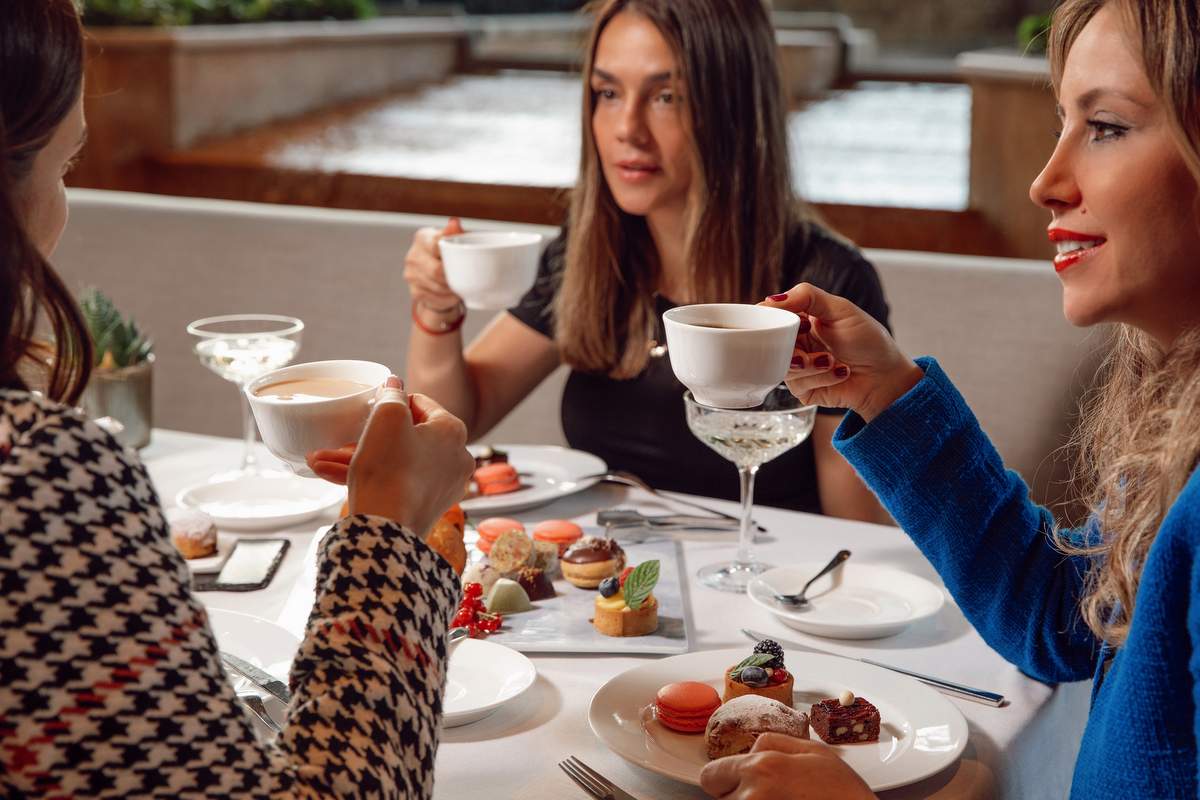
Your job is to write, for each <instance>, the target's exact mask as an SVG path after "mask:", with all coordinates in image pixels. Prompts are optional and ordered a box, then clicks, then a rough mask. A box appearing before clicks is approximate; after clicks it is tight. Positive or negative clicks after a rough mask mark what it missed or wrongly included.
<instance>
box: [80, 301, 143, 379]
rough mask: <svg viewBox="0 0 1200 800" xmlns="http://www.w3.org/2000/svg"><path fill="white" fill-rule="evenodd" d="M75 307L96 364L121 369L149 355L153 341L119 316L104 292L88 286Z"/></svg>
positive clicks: (140, 361)
mask: <svg viewBox="0 0 1200 800" xmlns="http://www.w3.org/2000/svg"><path fill="white" fill-rule="evenodd" d="M79 308H80V310H81V311H82V312H83V320H84V322H86V323H87V327H88V331H89V332H90V333H91V334H92V341H93V342H95V344H96V362H95V365H96V367H98V368H99V369H102V370H103V369H121V368H123V367H131V366H133V365H134V364H140V363H142V362H143V361H145V360H147V359H148V358H150V354H151V353H152V352H153V351H154V343H153V342H151V341H150V340H149V339H148V338H146V335H145V334H144V333H142V331H141V330H140V329H139V328H138V326H137V323H136V322H134V321H133V320H132V319H126V318H125V317H124V316H122V315H121V312H120V311H119V310H117V306H116V304H115V303H113V301H112V300H111V299H109V297H108V295H106V294H104V293H103V292H101V291H100V290H99V289H88V290H86V291H85V292H84V293H83V297H81V298H80V300H79Z"/></svg>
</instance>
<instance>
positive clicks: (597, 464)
mask: <svg viewBox="0 0 1200 800" xmlns="http://www.w3.org/2000/svg"><path fill="white" fill-rule="evenodd" d="M483 447H484V445H481V444H480V445H472V446H471V447H470V448H469V449H470V450H471V455H475V454H476V453H478V452H479V451H480V450H482V449H483ZM492 447H493V449H495V450H500V451H502V452H505V453H507V454H508V463H509V464H512V465H513V468H514V469H516V470H517V472H518V473H519V474H520V475H521V488H520V489H518V490H517V491H515V492H509V493H507V494H497V495H491V496H487V497H471V498H469V499H467V500H464V501H463V502H462V508H463V511H465V512H467V513H468V514H471V515H474V516H476V517H479V516H492V515H495V514H507V513H511V512H513V511H523V510H524V509H527V508H533V507H535V506H540V505H545V504H546V503H549V502H552V501H554V500H557V499H558V498H560V497H566V496H567V495H570V494H575V493H576V492H581V491H583V490H584V489H587V488H588V487H590V486H594V485H595V484H596V481H597V480H598V479H597V478H594V477H593V478H588V479H587V480H584V478H586V477H587V476H589V475H600V474H602V473H604V472H605V471H607V470H608V467H607V465H605V463H604V461H603V460H602V459H600V458H598V457H596V456H594V455H592V454H591V453H585V452H583V451H582V450H571V449H570V448H566V447H553V446H549V445H530V444H497V445H492Z"/></svg>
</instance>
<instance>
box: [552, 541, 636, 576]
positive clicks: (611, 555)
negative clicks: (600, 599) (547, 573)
mask: <svg viewBox="0 0 1200 800" xmlns="http://www.w3.org/2000/svg"><path fill="white" fill-rule="evenodd" d="M559 566H560V567H561V568H562V572H563V577H564V578H566V579H567V580H568V581H570V582H571V583H572V584H574V585H575V586H578V587H579V588H580V589H595V588H596V587H597V586H599V585H600V582H601V581H602V580H604V579H605V578H609V577H612V576H614V575H616V574H617V573H619V572H620V571H621V570H622V569H624V568H625V551H624V550H622V549H621V545H619V544H617V543H616V542H615V541H614V540H612V539H606V538H602V537H599V536H585V537H583V538H582V539H580V540H579V541H578V542H576V543H575V544H573V545H571V546H570V547H569V548H567V552H565V553H563V557H562V559H561V563H560V565H559Z"/></svg>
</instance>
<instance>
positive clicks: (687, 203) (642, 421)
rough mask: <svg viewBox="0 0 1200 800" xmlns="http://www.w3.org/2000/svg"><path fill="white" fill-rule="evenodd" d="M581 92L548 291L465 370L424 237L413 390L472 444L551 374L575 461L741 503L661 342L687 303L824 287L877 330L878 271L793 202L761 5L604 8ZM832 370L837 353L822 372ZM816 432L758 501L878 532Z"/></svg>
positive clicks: (765, 473)
mask: <svg viewBox="0 0 1200 800" xmlns="http://www.w3.org/2000/svg"><path fill="white" fill-rule="evenodd" d="M584 77H585V80H586V82H587V85H586V87H585V92H584V108H583V119H584V121H585V124H584V125H583V147H582V157H581V165H580V176H579V181H578V184H577V185H576V187H575V189H574V192H573V194H572V200H571V211H570V217H569V220H568V222H567V225H566V226H565V228H564V231H563V233H562V235H561V236H560V237H559V238H558V239H557V240H556V241H554V242H553V243H551V245H550V246H549V247H548V248H547V251H546V253H545V254H544V255H543V258H542V263H541V269H540V274H539V276H538V281H537V283H536V285H535V286H534V288H533V289H532V290H531V291H530V292H529V294H528V295H527V296H526V297H525V298H524V299H523V300H522V301H521V302H520V304H519V305H517V306H516V307H515V308H512V309H510V311H509V312H508V313H506V314H500V315H498V316H497V318H496V319H495V320H494V321H493V322H492V323H491V325H490V326H489V327H488V328H487V329H486V330H485V331H484V332H483V333H482V334H481V335H480V337H479V338H478V339H477V340H476V341H475V342H473V343H472V344H471V346H470V347H469V348H468V349H467V350H466V352H465V353H464V352H463V343H462V339H461V334H460V333H459V328H460V325H461V322H462V319H463V315H464V314H465V313H466V312H465V309H464V307H463V305H462V302H461V300H460V298H459V297H457V296H456V295H455V294H453V293H452V292H451V290H450V289H449V287H448V286H447V285H446V283H445V279H444V275H443V273H442V268H441V261H440V258H439V257H438V253H437V242H438V239H439V238H440V237H441V236H443V235H447V234H450V233H454V232H457V231H459V230H461V227H460V226H459V224H458V222H457V220H451V222H450V224H449V225H448V226H447V227H446V228H445V229H444V230H442V231H438V230H436V229H424V230H422V231H420V232H419V233H418V235H417V237H416V240H415V242H414V244H413V246H412V249H411V250H410V251H409V253H408V257H407V259H406V264H405V277H406V279H407V280H408V283H409V287H410V289H411V291H412V295H413V328H412V336H411V340H410V341H411V344H410V349H409V357H408V378H409V382H410V384H412V385H413V386H415V387H419V388H420V389H421V390H422V391H424V392H427V393H428V394H430V395H431V396H433V397H436V398H437V399H438V400H439V401H440V402H442V403H444V404H445V405H446V406H447V408H449V409H451V410H452V411H453V412H454V413H455V414H457V415H458V416H459V417H460V418H461V419H463V421H464V422H466V424H467V427H468V430H469V431H470V435H471V437H472V438H473V439H477V438H479V437H481V436H483V435H484V434H486V433H487V431H488V430H490V429H491V428H492V427H493V426H494V425H495V424H496V423H497V422H499V421H500V420H501V419H502V418H503V417H504V416H505V415H506V414H507V413H508V412H509V411H510V410H512V408H513V407H514V406H516V404H517V403H518V402H520V401H521V400H522V399H523V398H524V397H526V396H527V395H528V394H529V393H530V392H531V391H532V390H533V389H534V388H536V387H537V385H538V384H539V383H541V382H542V380H544V379H545V378H546V377H547V376H548V375H549V374H550V373H551V372H552V371H553V370H554V369H555V368H556V367H558V366H559V365H560V364H563V363H565V364H567V365H569V366H570V367H571V368H572V373H571V377H570V380H569V381H568V384H567V388H566V392H565V394H564V396H563V404H562V418H563V428H564V430H565V432H566V435H567V439H568V441H569V442H570V443H571V445H572V446H573V447H577V448H579V449H582V450H587V451H589V452H593V453H595V454H597V455H599V456H600V457H602V458H603V459H604V460H605V461H606V462H607V463H608V464H609V466H610V467H611V468H615V469H627V470H630V471H631V472H634V473H636V474H638V475H640V476H641V477H643V478H645V479H646V480H647V481H649V482H650V483H651V484H652V485H654V486H656V487H658V488H662V489H672V490H677V491H683V492H690V493H695V494H704V495H710V496H716V497H725V498H730V499H734V498H736V496H737V487H738V482H737V481H736V480H735V476H734V470H733V468H732V467H731V466H730V464H729V463H728V462H727V461H725V460H724V459H722V458H721V457H719V456H718V455H716V454H715V453H713V452H712V451H710V450H708V449H707V448H706V447H705V446H704V445H702V444H701V443H700V442H699V441H698V440H697V439H695V438H694V437H693V436H692V435H691V434H690V433H689V432H688V429H687V425H686V422H685V418H684V409H683V400H682V395H683V391H684V387H683V386H682V385H680V384H679V382H678V381H677V380H676V379H675V377H674V375H673V374H672V372H671V367H670V363H669V359H667V358H666V357H665V356H664V354H663V350H664V348H663V347H661V346H660V344H659V343H660V342H662V341H663V340H664V337H663V334H662V329H661V325H662V321H661V318H662V312H663V311H665V310H667V309H668V308H671V307H672V306H674V305H677V304H684V303H697V302H746V303H752V302H758V301H760V300H762V298H763V297H765V296H767V295H770V294H773V293H775V292H778V291H780V290H781V289H783V288H785V287H788V286H792V285H795V283H796V282H797V281H808V282H810V283H814V284H816V285H818V286H821V287H822V288H825V289H827V290H828V291H830V292H834V293H836V294H839V295H841V296H843V297H848V298H851V299H853V301H854V302H855V303H856V304H857V305H859V306H860V307H862V308H864V309H866V310H868V311H869V312H870V313H872V314H873V315H875V316H876V318H878V319H879V320H880V321H881V322H883V323H884V324H886V322H887V305H886V303H885V302H884V299H883V292H882V289H881V288H880V284H879V278H878V276H877V275H876V273H875V270H874V268H873V267H872V266H871V265H870V264H869V263H868V262H867V261H865V260H864V259H863V258H862V256H861V255H860V254H859V253H858V251H857V250H855V249H854V248H853V247H852V246H851V245H849V244H847V243H845V242H843V241H841V240H840V239H838V238H836V237H835V236H833V235H832V234H830V233H829V232H827V231H825V230H823V229H822V228H821V227H820V226H818V225H817V224H815V223H814V222H813V221H812V220H811V215H810V214H809V212H808V211H807V209H806V208H805V207H804V205H803V204H802V203H800V202H799V201H798V200H797V199H796V197H795V196H794V194H793V191H792V182H791V169H790V164H789V157H788V147H787V126H786V121H787V115H786V104H785V101H784V97H783V92H782V88H781V85H780V77H779V72H778V67H777V62H776V48H775V37H774V30H773V29H772V27H771V23H770V20H769V18H768V16H767V12H766V10H765V9H764V5H763V3H762V2H761V0H609V1H608V2H606V3H604V4H603V5H602V6H601V7H600V8H598V9H597V12H596V22H595V26H594V28H593V32H592V35H591V40H590V45H589V47H588V52H587V60H586V63H585V69H584ZM816 356H817V357H818V358H822V357H823V358H830V356H828V354H816ZM829 411H830V412H833V413H826V414H822V415H821V416H820V417H819V418H818V421H817V426H816V428H815V430H814V433H813V436H812V437H811V438H810V440H809V441H808V442H806V443H805V444H804V445H802V446H800V447H798V448H796V449H795V450H793V451H791V452H790V453H788V454H785V455H784V456H782V457H780V458H779V459H777V460H776V461H774V462H772V463H769V464H767V465H766V466H765V467H764V468H763V469H762V471H761V472H760V473H759V477H758V490H757V497H758V499H759V501H760V502H762V503H766V504H771V505H778V506H786V507H790V508H798V509H802V510H806V511H824V512H825V513H829V514H834V515H837V516H843V517H850V518H859V519H876V518H878V515H879V513H880V512H879V510H878V506H877V505H876V503H875V502H874V498H873V496H872V495H871V494H870V492H869V491H867V489H866V488H865V487H863V485H862V484H861V482H859V480H858V478H857V476H856V475H855V474H854V472H853V471H852V470H851V469H850V467H849V466H848V465H847V464H846V463H845V462H844V461H843V460H842V459H841V457H840V456H838V455H837V453H836V452H834V450H833V449H832V447H831V445H830V440H831V437H832V434H833V430H834V428H835V427H836V423H837V421H838V418H839V416H840V412H838V411H837V410H832V409H831V410H829Z"/></svg>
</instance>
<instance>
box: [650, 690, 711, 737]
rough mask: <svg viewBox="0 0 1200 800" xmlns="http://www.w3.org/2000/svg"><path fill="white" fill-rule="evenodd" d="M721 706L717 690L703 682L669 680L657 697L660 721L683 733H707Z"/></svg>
mask: <svg viewBox="0 0 1200 800" xmlns="http://www.w3.org/2000/svg"><path fill="white" fill-rule="evenodd" d="M720 707H721V697H720V695H718V694H717V690H716V689H714V688H713V687H711V686H709V685H708V684H707V683H700V682H699V681H681V682H679V683H668V684H667V685H666V686H664V687H662V688H661V689H659V690H658V694H657V695H656V696H655V698H654V709H655V712H656V714H657V716H658V721H659V722H661V723H662V724H663V725H665V726H666V727H668V728H670V729H671V730H673V731H679V732H680V733H703V732H704V728H705V727H706V726H707V725H708V718H709V717H711V716H712V715H713V712H714V711H716V710H717V709H718V708H720Z"/></svg>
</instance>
